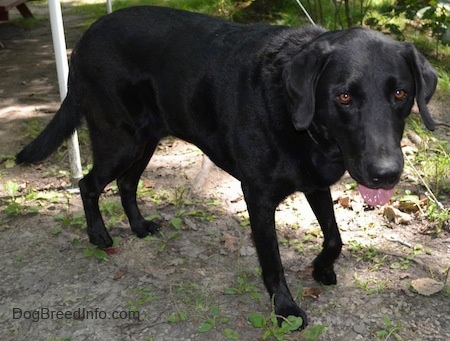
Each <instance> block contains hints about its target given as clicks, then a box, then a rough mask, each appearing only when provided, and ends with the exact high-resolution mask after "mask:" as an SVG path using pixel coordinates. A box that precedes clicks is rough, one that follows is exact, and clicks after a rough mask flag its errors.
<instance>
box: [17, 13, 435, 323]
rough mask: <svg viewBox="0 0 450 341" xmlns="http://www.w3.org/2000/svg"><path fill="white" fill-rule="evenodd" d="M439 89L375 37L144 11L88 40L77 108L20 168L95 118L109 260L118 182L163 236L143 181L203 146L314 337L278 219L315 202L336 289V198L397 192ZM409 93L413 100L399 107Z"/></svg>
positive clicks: (93, 204) (322, 257)
mask: <svg viewBox="0 0 450 341" xmlns="http://www.w3.org/2000/svg"><path fill="white" fill-rule="evenodd" d="M436 82H437V77H436V73H435V72H434V70H433V69H432V67H431V66H430V64H429V63H428V62H427V61H426V60H425V59H424V58H423V57H422V56H421V55H420V54H419V53H418V52H417V51H416V50H415V49H414V47H413V46H412V45H410V44H407V43H402V42H396V41H394V40H391V39H389V38H387V37H386V36H384V35H382V34H381V33H378V32H375V31H370V30H367V29H363V28H355V29H350V30H344V31H333V32H327V31H325V30H324V29H323V28H320V27H309V28H301V29H292V28H288V27H279V26H267V25H249V26H244V25H238V24H234V23H229V22H226V21H222V20H218V19H215V18H211V17H209V16H204V15H200V14H194V13H188V12H184V11H179V10H173V9H166V8H158V7H134V8H129V9H125V10H120V11H117V12H114V13H113V14H110V15H107V16H105V17H103V18H101V19H100V20H98V21H97V22H96V23H94V24H93V25H92V26H91V28H90V29H88V30H87V31H86V33H85V34H84V36H83V37H82V38H81V40H80V42H79V43H78V45H77V46H76V48H75V49H74V51H73V53H72V57H71V68H70V75H69V91H68V95H67V98H66V99H65V100H64V102H63V103H62V106H61V108H60V110H59V111H58V112H57V113H56V115H55V117H54V119H53V120H52V121H51V123H50V124H49V125H48V126H47V128H45V130H44V131H43V132H42V133H41V135H39V136H38V137H37V138H36V140H35V141H33V142H31V143H30V144H29V145H28V146H27V147H25V148H24V150H23V151H22V152H20V153H19V154H18V155H17V162H18V163H30V162H37V161H40V160H42V159H44V158H46V157H47V156H49V155H50V154H51V153H52V152H53V151H55V150H56V148H57V147H58V146H59V145H60V144H61V143H62V142H63V139H65V138H67V137H69V136H70V134H71V133H72V132H73V131H74V129H75V128H76V127H78V126H79V125H80V123H81V117H82V116H84V117H85V119H86V122H87V124H88V127H89V131H90V136H91V139H92V149H93V156H94V166H93V169H92V170H91V172H90V173H89V174H88V175H87V176H86V177H84V178H83V179H82V180H81V181H80V184H79V185H80V190H81V196H82V199H83V204H84V209H85V213H86V219H87V224H88V229H87V231H88V234H89V238H90V241H91V242H92V243H93V244H95V245H98V246H99V247H102V248H106V247H109V246H111V244H112V240H111V237H110V236H109V234H108V232H107V231H106V229H105V226H104V223H103V220H102V217H101V214H100V212H99V209H98V199H99V196H100V194H101V193H102V190H103V189H104V187H105V186H106V185H107V184H108V183H109V182H111V181H113V180H115V179H117V183H118V187H119V189H120V195H121V199H122V204H123V207H124V209H125V212H126V214H127V216H128V219H129V222H130V225H131V229H132V230H133V232H134V233H136V234H137V235H138V236H139V237H144V236H146V235H148V234H149V233H155V232H156V231H157V230H158V226H157V225H156V224H154V223H152V222H148V221H146V220H145V219H144V218H143V217H142V215H141V213H140V212H139V209H138V207H137V205H136V188H137V184H138V180H139V178H140V176H141V174H142V172H143V171H144V169H145V167H146V166H147V163H148V162H149V160H150V158H151V156H152V154H153V152H154V150H155V148H156V146H157V144H158V141H159V140H160V139H161V138H163V137H164V136H167V135H174V136H177V137H179V138H181V139H184V140H186V141H189V142H192V143H194V144H195V145H197V146H198V147H199V148H201V149H202V150H203V151H204V152H205V154H207V155H208V156H209V157H210V158H211V160H212V161H214V163H216V164H217V165H218V166H219V167H221V168H223V169H224V170H225V171H227V172H229V173H230V174H231V175H233V176H234V177H236V178H237V179H239V180H240V181H241V183H242V189H243V193H244V196H245V200H246V202H247V207H248V212H249V215H250V222H251V227H252V232H253V238H254V242H255V246H256V249H257V252H258V256H259V260H260V264H261V267H262V272H263V279H264V283H265V285H266V287H267V290H268V292H269V294H270V295H271V296H272V295H274V296H275V311H276V313H277V314H279V315H281V316H288V315H296V316H301V317H302V318H304V326H305V325H306V323H307V322H306V315H305V313H304V312H303V310H301V309H300V308H299V307H298V306H297V304H296V303H295V302H294V300H293V298H292V296H291V294H290V293H289V289H288V287H287V285H286V281H285V278H284V273H283V267H282V264H281V259H280V255H279V251H278V244H277V237H276V232H275V219H274V216H275V209H276V207H277V206H278V204H279V203H280V201H282V200H283V199H284V198H285V197H286V196H287V195H289V194H291V193H293V192H295V191H302V192H304V193H305V195H306V198H307V200H308V202H309V204H310V205H311V207H312V209H313V211H314V213H315V214H316V217H317V219H318V221H319V223H320V226H321V228H322V230H323V234H324V243H323V250H322V252H321V253H320V254H319V255H318V257H317V258H316V259H315V260H314V270H313V276H314V278H315V279H316V280H318V281H320V282H322V283H324V284H335V283H336V274H335V273H334V270H333V263H334V261H335V260H336V258H337V257H338V256H339V254H340V251H341V247H342V242H341V238H340V235H339V231H338V228H337V225H336V220H335V217H334V212H333V204H332V200H331V195H330V190H329V186H330V185H332V184H333V183H335V182H336V181H338V180H339V179H340V177H341V176H342V175H343V174H344V172H345V171H346V170H348V171H349V173H350V175H351V176H352V177H353V178H354V179H355V180H356V181H357V182H359V183H361V184H363V185H365V186H367V187H370V188H392V187H393V186H394V185H395V184H396V183H397V182H398V181H399V178H400V175H401V172H402V168H403V158H402V152H401V148H400V140H401V137H402V134H403V129H404V124H405V121H404V120H405V118H406V117H407V116H408V115H409V113H410V111H411V107H412V105H413V102H414V98H416V99H417V102H418V104H419V109H420V112H421V115H422V117H423V119H424V122H425V124H426V126H427V127H428V128H429V129H431V130H432V129H434V122H433V120H432V118H431V117H430V115H429V113H428V110H427V107H426V103H427V102H428V101H429V99H430V98H431V96H432V94H433V92H434V90H435V87H436ZM400 90H401V91H404V93H405V94H406V96H405V97H401V98H397V99H396V98H395V96H394V95H395V93H396V91H400ZM401 91H400V92H399V93H400V94H402V92H401ZM341 94H344V95H345V96H350V99H351V100H350V101H349V102H348V103H345V101H344V103H343V101H341V100H340V95H341Z"/></svg>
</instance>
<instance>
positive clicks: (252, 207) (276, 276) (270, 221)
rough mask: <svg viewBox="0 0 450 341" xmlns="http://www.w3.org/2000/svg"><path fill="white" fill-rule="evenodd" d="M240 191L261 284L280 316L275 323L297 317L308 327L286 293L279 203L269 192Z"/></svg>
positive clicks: (304, 316)
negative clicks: (277, 219) (277, 227)
mask: <svg viewBox="0 0 450 341" xmlns="http://www.w3.org/2000/svg"><path fill="white" fill-rule="evenodd" d="M242 189H243V192H244V197H245V201H246V203H247V209H248V213H249V216H250V225H251V229H252V234H253V240H254V243H255V247H256V251H257V253H258V258H259V263H260V265H261V268H262V276H263V280H264V284H265V286H266V288H267V291H268V292H269V295H270V297H273V300H274V308H275V313H276V314H277V315H278V316H280V318H279V319H278V321H279V322H280V323H281V322H282V320H283V319H282V317H288V316H290V315H293V316H300V317H301V318H302V319H303V325H302V328H304V327H305V326H306V325H307V318H306V313H305V312H304V311H303V310H302V309H300V308H299V307H298V305H297V304H296V303H295V301H294V299H293V298H292V295H291V293H290V292H289V289H288V287H287V284H286V279H285V277H284V270H283V265H282V263H281V258H280V253H279V249H278V241H277V234H276V231H275V209H276V207H277V206H278V204H279V202H278V201H277V200H275V199H274V198H273V196H272V194H273V193H274V191H270V190H269V189H268V188H265V189H264V190H262V189H259V188H254V187H252V186H245V185H244V184H243V185H242Z"/></svg>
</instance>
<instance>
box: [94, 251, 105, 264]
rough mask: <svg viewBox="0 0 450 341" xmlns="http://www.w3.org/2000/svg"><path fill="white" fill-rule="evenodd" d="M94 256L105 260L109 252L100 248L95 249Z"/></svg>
mask: <svg viewBox="0 0 450 341" xmlns="http://www.w3.org/2000/svg"><path fill="white" fill-rule="evenodd" d="M94 256H95V258H97V259H98V260H101V261H105V260H107V259H108V254H107V253H106V252H105V251H103V250H99V249H95V251H94Z"/></svg>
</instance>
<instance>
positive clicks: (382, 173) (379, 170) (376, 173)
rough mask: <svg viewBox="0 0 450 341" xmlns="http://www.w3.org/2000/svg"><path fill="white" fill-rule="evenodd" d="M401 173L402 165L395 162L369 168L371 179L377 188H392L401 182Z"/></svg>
mask: <svg viewBox="0 0 450 341" xmlns="http://www.w3.org/2000/svg"><path fill="white" fill-rule="evenodd" d="M401 172H402V165H401V164H399V163H397V162H393V161H382V162H378V163H376V164H374V165H372V167H370V168H369V178H370V179H371V181H372V183H373V185H374V186H375V187H377V188H378V187H382V188H391V187H393V186H394V185H395V184H396V183H397V182H398V181H399V179H400V175H401Z"/></svg>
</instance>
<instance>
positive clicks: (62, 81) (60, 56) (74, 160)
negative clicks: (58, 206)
mask: <svg viewBox="0 0 450 341" xmlns="http://www.w3.org/2000/svg"><path fill="white" fill-rule="evenodd" d="M48 9H49V13H50V24H51V29H52V38H53V48H54V50H55V60H56V72H57V74H58V84H59V94H60V97H61V101H63V100H64V98H65V97H66V95H67V78H68V76H69V63H68V61H67V49H66V40H65V37H64V26H63V20H62V13H61V4H60V1H59V0H49V1H48ZM68 147H69V162H70V174H71V180H72V185H73V186H74V187H78V181H79V180H80V179H81V178H82V177H83V173H82V171H81V161H80V149H79V145H78V135H77V132H76V131H75V132H74V133H73V135H72V137H71V138H70V139H69V141H68Z"/></svg>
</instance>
